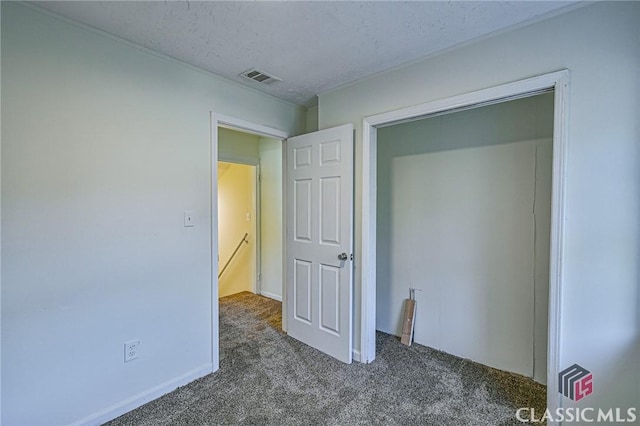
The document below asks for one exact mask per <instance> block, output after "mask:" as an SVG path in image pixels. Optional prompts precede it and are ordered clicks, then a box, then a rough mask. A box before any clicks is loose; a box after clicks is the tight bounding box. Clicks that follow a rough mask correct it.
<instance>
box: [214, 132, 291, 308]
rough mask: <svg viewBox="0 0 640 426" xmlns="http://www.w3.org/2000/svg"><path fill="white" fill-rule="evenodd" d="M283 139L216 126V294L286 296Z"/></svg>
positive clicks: (280, 299) (275, 297) (219, 295)
mask: <svg viewBox="0 0 640 426" xmlns="http://www.w3.org/2000/svg"><path fill="white" fill-rule="evenodd" d="M282 155H283V153H282V141H281V140H278V139H274V138H269V137H266V136H261V135H256V134H251V133H247V132H243V131H240V130H237V129H232V128H219V129H218V163H217V165H218V170H217V176H218V188H217V189H218V194H217V199H218V255H219V258H218V297H225V296H229V295H232V294H236V293H240V292H243V291H249V292H252V293H255V294H260V295H263V296H265V297H269V298H271V299H275V300H278V301H282V292H283V288H282V282H283V272H282V264H283V255H282V253H283V228H282V226H283V223H282V216H283V215H282V197H283V192H282V191H283V181H282V167H283V165H282Z"/></svg>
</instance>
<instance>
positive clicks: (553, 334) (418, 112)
mask: <svg viewBox="0 0 640 426" xmlns="http://www.w3.org/2000/svg"><path fill="white" fill-rule="evenodd" d="M550 90H553V93H554V122H553V169H552V199H551V246H550V259H549V260H550V262H549V329H548V336H547V338H548V346H547V407H548V408H549V410H551V412H555V409H556V408H558V407H560V406H561V404H562V399H561V398H560V394H559V393H558V381H557V377H558V376H557V375H558V373H559V371H560V368H559V367H560V349H561V343H562V339H561V335H560V324H561V313H562V309H561V307H562V303H561V302H562V284H563V277H564V275H563V266H564V263H563V255H564V216H565V201H564V191H565V181H566V162H567V158H566V157H567V143H568V98H569V71H568V70H562V71H557V72H553V73H550V74H544V75H541V76H537V77H533V78H528V79H525V80H520V81H516V82H512V83H507V84H503V85H500V86H495V87H490V88H488V89H483V90H478V91H475V92H471V93H466V94H462V95H458V96H453V97H450V98H446V99H440V100H436V101H433V102H427V103H424V104H421V105H416V106H412V107H409V108H403V109H399V110H396V111H391V112H386V113H382V114H377V115H372V116H369V117H365V118H364V120H363V136H362V145H363V147H362V157H363V158H362V173H363V176H362V191H363V193H362V293H361V294H362V299H361V303H362V307H361V318H360V324H361V341H360V357H361V362H365V363H369V362H371V361H373V360H374V359H375V350H376V347H375V342H376V341H375V334H376V220H377V219H376V190H377V183H376V179H377V170H376V169H377V163H376V161H377V129H378V128H381V127H386V126H390V125H394V124H399V123H402V122H406V121H413V120H416V119H420V118H426V117H428V116H434V115H440V114H445V113H450V112H455V111H460V110H465V109H470V108H476V107H479V106H485V105H491V104H496V103H500V102H505V101H508V100H513V99H518V98H524V97H528V96H532V95H535V94H538V93H543V92H546V91H550Z"/></svg>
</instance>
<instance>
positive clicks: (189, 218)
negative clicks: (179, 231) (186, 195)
mask: <svg viewBox="0 0 640 426" xmlns="http://www.w3.org/2000/svg"><path fill="white" fill-rule="evenodd" d="M193 218H194V216H193V211H192V210H185V211H184V226H185V228H188V227H191V226H194V225H195V223H194V220H193Z"/></svg>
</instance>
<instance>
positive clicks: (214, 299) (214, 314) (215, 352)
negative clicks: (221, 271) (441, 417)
mask: <svg viewBox="0 0 640 426" xmlns="http://www.w3.org/2000/svg"><path fill="white" fill-rule="evenodd" d="M220 127H226V128H231V129H233V130H240V131H242V132H246V133H251V134H254V135H258V136H264V137H268V138H273V139H278V140H281V141H283V143H284V141H285V140H286V139H287V138H288V137H289V134H288V133H287V132H285V131H282V130H279V129H274V128H272V127H267V126H263V125H261V124H255V123H251V122H249V121H246V120H242V119H239V118H234V117H229V116H226V115H222V114H218V113H216V112H213V111H212V112H211V364H212V366H213V368H212V371H217V370H218V369H219V368H220V333H219V322H220V321H219V315H220V307H219V303H218V128H220ZM282 151H283V154H282V155H283V172H284V170H285V169H286V167H284V165H286V159H285V158H284V155H285V154H286V150H285V149H284V147H283V150H282ZM284 179H285V176H284V174H283V185H284V182H285V180H284ZM283 188H284V187H283ZM284 202H285V200H284V190H283V203H284ZM285 205H286V204H283V208H284V206H285ZM283 213H284V210H283ZM283 232H284V228H283ZM285 255H286V253H284V248H283V253H282V262H283V268H284V262H285V259H286V257H285ZM285 273H286V271H285V270H284V269H283V274H285ZM284 278H285V279H284V280H283V287H284V286H286V282H287V280H286V276H285V277H284ZM285 290H286V288H283V291H282V321H283V323H282V328H283V329H284V330H286V323H285V318H286V316H285V313H286V311H285V309H286V308H285V306H286V303H285V302H286V300H285V298H286V291H285Z"/></svg>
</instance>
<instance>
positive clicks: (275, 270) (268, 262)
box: [259, 138, 284, 300]
mask: <svg viewBox="0 0 640 426" xmlns="http://www.w3.org/2000/svg"><path fill="white" fill-rule="evenodd" d="M259 150H260V232H261V250H260V253H261V261H260V266H261V268H260V269H261V270H260V273H261V280H260V284H261V288H260V290H261V293H262V294H263V295H264V296H267V297H271V298H273V299H276V300H282V284H283V280H284V276H283V273H282V264H283V261H282V253H283V241H282V237H283V235H284V234H283V229H282V225H283V216H282V215H283V213H282V188H283V182H282V141H279V140H276V139H270V138H260V143H259Z"/></svg>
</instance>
